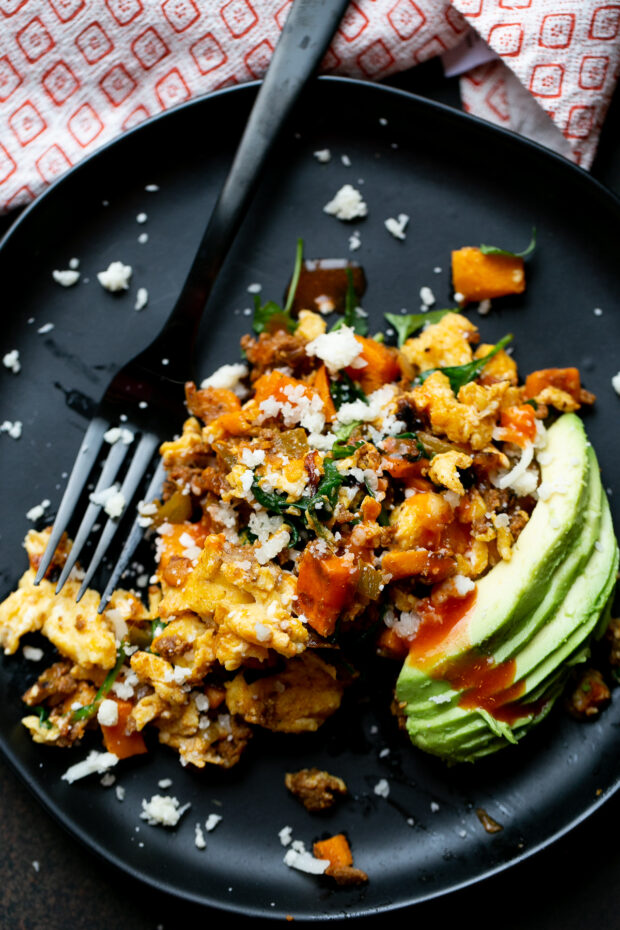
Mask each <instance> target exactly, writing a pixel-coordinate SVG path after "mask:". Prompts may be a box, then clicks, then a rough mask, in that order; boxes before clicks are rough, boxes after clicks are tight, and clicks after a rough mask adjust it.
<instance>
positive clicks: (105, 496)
mask: <svg viewBox="0 0 620 930" xmlns="http://www.w3.org/2000/svg"><path fill="white" fill-rule="evenodd" d="M89 499H90V501H91V502H92V503H93V504H99V506H100V507H103V509H104V510H105V512H106V513H107V515H108V516H109V517H111V518H112V519H113V520H117V519H118V518H119V517H120V516H121V515H122V513H123V511H124V509H125V504H126V503H127V502H126V500H125V496H124V495H123V493H122V492H121V491H120V489H119V486H118V484H113V485H111V487H109V488H103V490H101V491H97V492H94V493H93V494H90V495H89Z"/></svg>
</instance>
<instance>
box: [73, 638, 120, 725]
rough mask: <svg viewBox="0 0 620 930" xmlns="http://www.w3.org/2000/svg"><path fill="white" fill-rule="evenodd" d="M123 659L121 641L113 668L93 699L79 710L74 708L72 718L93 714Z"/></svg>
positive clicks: (81, 717)
mask: <svg viewBox="0 0 620 930" xmlns="http://www.w3.org/2000/svg"><path fill="white" fill-rule="evenodd" d="M124 661H125V643H124V642H122V643H121V644H120V646H119V647H118V652H117V658H116V664H115V666H114V668H113V669H110V671H109V672H108V674H107V675H106V677H105V680H104V682H103V684H102V685H101V687H100V688H99V690H98V691H97V693H96V695H95V697H94V700H93V701H92V702H91V703H90V704H85V705H84V707H80V708H79V710H74V711H73V713H72V715H71V716H72V717H73V719H74V720H88V719H89V718H90V717H92V716H94V714H96V713H97V710H98V709H99V705H100V704H101V702H102V701H103V699H104V697H105V696H106V694H107V693H108V691H109V690H110V688H111V687H112V685H113V684H114V682H115V681H116V679H117V678H118V673H119V672H120V670H121V668H122V667H123V663H124Z"/></svg>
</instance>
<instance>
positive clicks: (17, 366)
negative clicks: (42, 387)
mask: <svg viewBox="0 0 620 930" xmlns="http://www.w3.org/2000/svg"><path fill="white" fill-rule="evenodd" d="M2 364H3V365H4V367H5V368H8V369H9V371H12V372H13V374H14V375H17V374H19V372H20V371H21V367H22V366H21V362H20V361H19V349H11V351H10V352H7V353H6V354H5V355H4V356H3V358H2Z"/></svg>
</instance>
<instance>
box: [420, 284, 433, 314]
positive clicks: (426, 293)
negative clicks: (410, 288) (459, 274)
mask: <svg viewBox="0 0 620 930" xmlns="http://www.w3.org/2000/svg"><path fill="white" fill-rule="evenodd" d="M420 300H421V301H422V309H424V308H427V307H432V306H433V304H434V303H435V295H434V294H433V292H432V290H431V289H430V287H427V286H424V287H421V288H420Z"/></svg>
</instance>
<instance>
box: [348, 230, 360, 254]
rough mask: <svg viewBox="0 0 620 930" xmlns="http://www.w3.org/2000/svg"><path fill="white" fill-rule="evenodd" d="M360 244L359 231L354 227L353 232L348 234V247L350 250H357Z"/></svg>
mask: <svg viewBox="0 0 620 930" xmlns="http://www.w3.org/2000/svg"><path fill="white" fill-rule="evenodd" d="M361 244H362V237H361V236H360V234H359V231H358V230H357V229H356V230H355V232H353V233H351V235H350V236H349V248H350V250H351V251H352V252H357V250H358V249H359V248H360V246H361Z"/></svg>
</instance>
